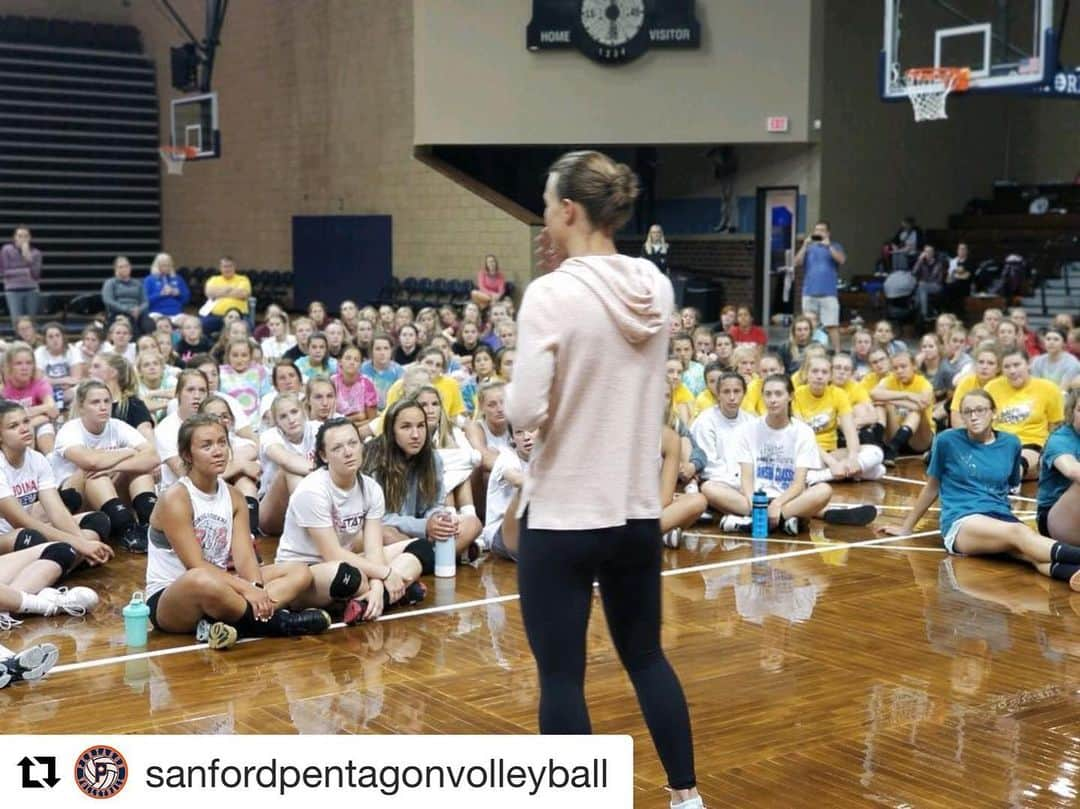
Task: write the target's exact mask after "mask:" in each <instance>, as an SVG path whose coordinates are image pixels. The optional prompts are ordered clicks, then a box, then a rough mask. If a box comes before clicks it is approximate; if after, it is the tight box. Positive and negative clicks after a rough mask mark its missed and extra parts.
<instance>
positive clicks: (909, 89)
mask: <svg viewBox="0 0 1080 809" xmlns="http://www.w3.org/2000/svg"><path fill="white" fill-rule="evenodd" d="M969 78H970V71H969V70H968V68H966V67H916V68H912V69H911V70H908V71H907V72H906V73H904V92H905V93H906V94H907V97H908V98H909V99H910V100H911V106H912V108H913V109H914V110H915V120H916V122H918V121H939V120H942V119H944V118H948V117H949V116H948V113H947V112H946V111H945V100H946V99H947V98H948V97H949V93H951V92H953V91H956V92H963V91H964V90H966V89H967V87H968V80H969Z"/></svg>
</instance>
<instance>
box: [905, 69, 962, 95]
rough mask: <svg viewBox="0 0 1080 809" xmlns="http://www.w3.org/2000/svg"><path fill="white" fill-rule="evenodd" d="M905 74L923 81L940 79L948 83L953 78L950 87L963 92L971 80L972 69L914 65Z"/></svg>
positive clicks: (915, 79)
mask: <svg viewBox="0 0 1080 809" xmlns="http://www.w3.org/2000/svg"><path fill="white" fill-rule="evenodd" d="M905 75H907V77H908V78H909V79H912V80H914V81H921V82H934V81H939V82H942V83H944V84H947V83H949V81H950V80H951V81H952V86H951V88H950V89H951V90H952V91H953V92H963V91H964V90H966V89H967V88H968V83H969V81H970V80H971V70H970V69H968V68H966V67H913V68H911V70H908V71H907V72H906V74H905Z"/></svg>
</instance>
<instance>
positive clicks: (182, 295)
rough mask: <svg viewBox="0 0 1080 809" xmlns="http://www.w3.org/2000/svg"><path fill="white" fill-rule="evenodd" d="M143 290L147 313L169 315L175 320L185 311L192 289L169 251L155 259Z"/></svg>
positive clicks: (168, 316)
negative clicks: (178, 269)
mask: <svg viewBox="0 0 1080 809" xmlns="http://www.w3.org/2000/svg"><path fill="white" fill-rule="evenodd" d="M155 270H156V271H155ZM143 290H144V294H145V296H146V307H147V314H149V315H150V317H152V318H155V319H156V318H157V317H167V318H169V320H173V319H174V318H176V317H177V316H178V315H180V314H182V313H183V311H184V305H185V304H187V302H188V301H189V300H191V290H189V289H188V285H187V282H186V281H184V279H183V278H181V277H180V276H179V275H177V274H176V265H175V264H173V260H172V256H170V255H169V254H168V253H160V254H159V255H158V256H157V258H155V259H154V264H153V266H152V267H151V271H150V274H149V275H148V276H146V278H144V279H143Z"/></svg>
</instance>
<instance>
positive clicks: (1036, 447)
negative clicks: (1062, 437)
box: [1021, 444, 1042, 455]
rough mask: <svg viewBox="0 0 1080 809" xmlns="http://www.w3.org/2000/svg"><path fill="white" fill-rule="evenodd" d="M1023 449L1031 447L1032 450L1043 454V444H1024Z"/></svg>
mask: <svg viewBox="0 0 1080 809" xmlns="http://www.w3.org/2000/svg"><path fill="white" fill-rule="evenodd" d="M1021 449H1030V450H1031V451H1032V452H1037V453H1039V455H1042V444H1024V445H1023V446H1022V447H1021Z"/></svg>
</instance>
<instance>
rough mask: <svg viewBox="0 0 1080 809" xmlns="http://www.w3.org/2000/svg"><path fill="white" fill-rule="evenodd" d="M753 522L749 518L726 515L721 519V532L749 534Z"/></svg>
mask: <svg viewBox="0 0 1080 809" xmlns="http://www.w3.org/2000/svg"><path fill="white" fill-rule="evenodd" d="M751 522H752V520H751V519H750V518H749V517H739V516H738V515H736V514H725V515H724V516H723V517H721V518H720V530H721V531H726V532H727V533H729V534H736V533H743V534H746V533H749V532H750V525H751Z"/></svg>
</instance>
